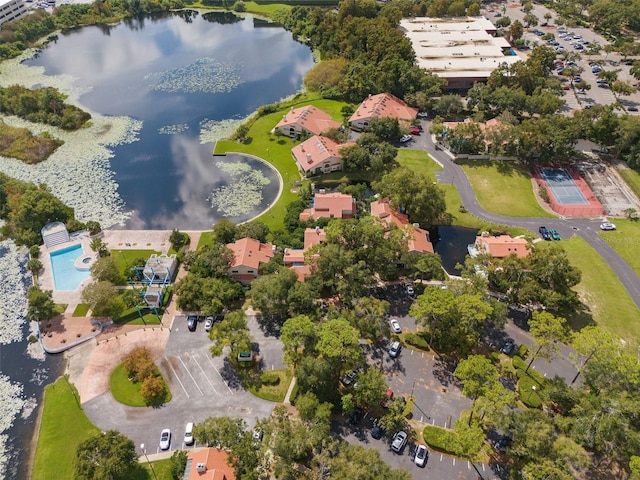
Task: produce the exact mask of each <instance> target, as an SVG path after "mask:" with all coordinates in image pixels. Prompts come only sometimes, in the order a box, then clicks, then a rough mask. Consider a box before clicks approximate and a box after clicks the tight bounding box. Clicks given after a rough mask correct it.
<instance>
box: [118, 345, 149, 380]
mask: <svg viewBox="0 0 640 480" xmlns="http://www.w3.org/2000/svg"><path fill="white" fill-rule="evenodd" d="M124 368H125V369H126V370H127V372H128V373H129V376H130V377H131V378H132V379H133V380H134V381H135V382H143V381H144V380H145V379H147V378H149V377H151V376H153V375H154V374H155V372H156V366H155V364H154V363H153V359H152V358H151V352H150V351H149V350H148V349H147V348H145V347H138V348H134V349H133V350H131V352H129V355H127V356H126V358H125V359H124Z"/></svg>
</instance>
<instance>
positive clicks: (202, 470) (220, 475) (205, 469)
mask: <svg viewBox="0 0 640 480" xmlns="http://www.w3.org/2000/svg"><path fill="white" fill-rule="evenodd" d="M227 457H228V455H227V452H225V451H224V450H218V449H216V448H203V449H200V450H196V451H192V452H191V453H189V455H188V456H187V466H186V468H185V472H184V477H183V478H184V480H235V478H236V474H235V471H234V469H233V467H231V466H229V465H227Z"/></svg>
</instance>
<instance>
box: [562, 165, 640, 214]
mask: <svg viewBox="0 0 640 480" xmlns="http://www.w3.org/2000/svg"><path fill="white" fill-rule="evenodd" d="M574 167H575V168H576V170H577V171H578V172H579V173H580V176H581V177H582V178H584V179H585V181H586V182H587V184H588V185H589V187H590V188H591V190H592V191H593V193H594V194H595V196H596V197H598V200H600V203H601V204H602V206H603V207H604V209H605V210H606V212H607V214H608V215H611V216H624V211H625V210H626V209H627V208H635V209H636V210H640V202H639V201H638V198H637V197H636V196H635V194H634V193H633V192H632V191H631V189H630V188H629V186H628V185H627V184H626V182H625V181H624V180H623V179H622V177H621V176H620V174H619V173H618V172H617V171H616V168H615V167H613V166H611V165H608V164H606V163H603V162H601V161H598V160H596V159H591V160H581V161H579V162H576V163H575V164H574Z"/></svg>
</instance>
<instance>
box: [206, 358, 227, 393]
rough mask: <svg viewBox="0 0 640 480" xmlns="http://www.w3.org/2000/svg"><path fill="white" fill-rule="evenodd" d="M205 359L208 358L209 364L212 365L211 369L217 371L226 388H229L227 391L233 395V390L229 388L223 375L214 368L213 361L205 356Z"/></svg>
mask: <svg viewBox="0 0 640 480" xmlns="http://www.w3.org/2000/svg"><path fill="white" fill-rule="evenodd" d="M207 359H208V360H209V363H210V364H211V366H212V367H213V369H214V370H215V371H216V372H218V375H220V378H221V379H222V381H223V382H224V384H225V385H226V386H227V390H229V393H231V395H233V390H231V388H229V384H228V383H227V381H226V380H225V379H224V377H223V376H222V375H221V374H220V371H219V370H218V369H217V368H216V366H215V365H214V364H213V361H212V360H211V359H210V358H209V357H207Z"/></svg>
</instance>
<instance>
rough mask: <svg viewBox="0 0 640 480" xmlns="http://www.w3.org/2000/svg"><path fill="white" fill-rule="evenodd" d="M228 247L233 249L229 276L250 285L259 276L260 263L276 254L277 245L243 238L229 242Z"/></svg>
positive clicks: (267, 260) (265, 261)
mask: <svg viewBox="0 0 640 480" xmlns="http://www.w3.org/2000/svg"><path fill="white" fill-rule="evenodd" d="M227 248H230V249H231V250H232V251H233V262H232V264H231V267H230V268H229V276H230V277H231V278H233V279H234V280H237V281H239V282H240V283H242V284H243V285H248V284H249V283H251V281H252V280H253V279H255V278H257V277H258V268H259V267H260V264H262V263H268V262H269V260H271V259H272V258H273V256H274V255H275V245H272V244H271V243H261V242H260V241H259V240H256V239H255V238H248V237H247V238H241V239H240V240H237V241H236V242H234V243H228V244H227Z"/></svg>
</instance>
